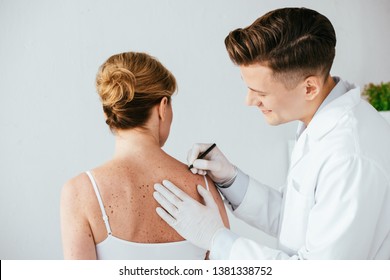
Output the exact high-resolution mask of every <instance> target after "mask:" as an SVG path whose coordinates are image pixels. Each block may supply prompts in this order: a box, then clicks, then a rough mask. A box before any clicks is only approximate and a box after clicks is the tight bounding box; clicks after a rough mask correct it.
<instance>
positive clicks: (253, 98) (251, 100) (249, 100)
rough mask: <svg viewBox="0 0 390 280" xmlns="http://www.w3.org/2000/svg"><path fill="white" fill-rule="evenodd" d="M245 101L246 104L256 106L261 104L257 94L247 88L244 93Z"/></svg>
mask: <svg viewBox="0 0 390 280" xmlns="http://www.w3.org/2000/svg"><path fill="white" fill-rule="evenodd" d="M245 103H246V105H247V106H258V105H260V104H261V100H260V99H259V98H258V96H257V94H256V93H254V92H253V91H251V90H248V93H247V94H246V99H245Z"/></svg>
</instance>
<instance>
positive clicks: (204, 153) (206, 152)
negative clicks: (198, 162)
mask: <svg viewBox="0 0 390 280" xmlns="http://www.w3.org/2000/svg"><path fill="white" fill-rule="evenodd" d="M215 146H217V144H215V143H214V144H213V145H211V146H210V148H208V149H207V150H206V151H204V152H203V153H201V154H200V155H199V156H198V158H197V159H203V158H204V157H205V156H206V155H207V154H208V153H209V152H211V150H212V149H214V148H215ZM192 168H194V165H193V164H191V165H190V166H189V167H188V169H189V170H191V169H192Z"/></svg>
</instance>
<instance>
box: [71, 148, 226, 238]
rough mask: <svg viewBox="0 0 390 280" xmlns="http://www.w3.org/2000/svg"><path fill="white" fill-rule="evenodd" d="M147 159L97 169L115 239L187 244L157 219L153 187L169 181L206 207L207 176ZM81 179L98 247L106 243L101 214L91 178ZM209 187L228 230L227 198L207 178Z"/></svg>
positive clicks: (165, 158)
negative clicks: (199, 189)
mask: <svg viewBox="0 0 390 280" xmlns="http://www.w3.org/2000/svg"><path fill="white" fill-rule="evenodd" d="M146 158H148V157H147V156H140V157H135V158H132V159H130V158H128V159H114V160H112V161H109V162H107V163H106V164H104V165H102V166H101V167H98V168H95V169H93V170H92V175H93V177H94V178H95V181H96V183H97V186H98V188H99V191H100V194H101V197H102V200H103V204H104V208H105V211H106V213H107V216H108V218H109V223H110V227H111V230H112V235H113V236H115V237H117V238H120V239H123V240H127V241H132V242H139V243H166V242H175V241H182V240H184V239H183V238H182V237H181V236H180V235H179V234H178V233H177V232H176V231H175V230H173V229H172V228H171V227H170V226H168V225H167V224H166V223H165V222H164V221H163V220H162V219H161V218H160V217H159V216H158V215H157V214H156V211H155V209H156V207H157V206H158V205H157V203H156V201H155V200H154V198H153V192H154V188H153V186H154V184H155V183H157V182H161V181H162V180H164V179H168V180H170V181H171V182H173V183H175V184H177V185H178V186H179V187H180V188H182V190H184V191H185V192H186V193H187V194H189V195H190V196H191V197H193V198H194V199H196V200H197V201H199V202H201V203H203V201H202V198H201V197H200V195H199V194H198V193H197V190H196V186H197V185H202V186H205V179H204V177H203V176H199V175H193V174H192V173H191V172H190V171H189V170H188V168H187V166H186V165H185V164H183V163H181V162H179V161H177V160H176V159H174V158H172V157H170V156H169V155H167V154H166V153H164V152H161V153H159V154H158V155H156V154H154V156H153V157H149V159H148V160H146ZM76 178H78V181H79V184H80V183H81V184H83V185H84V187H85V188H84V187H83V189H84V191H85V193H84V195H83V196H84V197H85V204H84V205H85V208H84V209H85V214H86V218H87V219H88V221H89V224H90V227H91V231H92V233H93V238H94V241H95V244H98V243H100V242H102V241H103V240H104V239H106V238H107V230H106V228H105V225H104V222H103V219H102V213H101V210H100V207H99V204H98V201H97V198H96V195H95V193H94V190H93V187H92V184H91V182H90V181H89V178H88V177H87V175H86V174H81V175H79V176H78V177H76ZM76 178H75V179H76ZM208 182H209V187H210V191H211V192H212V194H213V196H214V199H215V201H216V202H217V204H218V206H219V208H220V212H221V216H222V218H223V220H224V222H225V225H226V226H228V220H227V214H226V211H225V208H224V206H223V202H222V199H221V197H220V196H219V193H218V191H217V190H216V188H215V186H214V184H213V183H212V181H211V180H210V179H208Z"/></svg>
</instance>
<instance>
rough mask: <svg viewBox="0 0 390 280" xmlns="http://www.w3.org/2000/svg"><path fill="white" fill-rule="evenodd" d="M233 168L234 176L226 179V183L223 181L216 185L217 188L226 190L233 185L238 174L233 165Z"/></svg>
mask: <svg viewBox="0 0 390 280" xmlns="http://www.w3.org/2000/svg"><path fill="white" fill-rule="evenodd" d="M233 168H234V175H233V177H232V178H230V179H228V180H226V181H223V182H220V183H216V185H217V187H218V188H222V189H226V188H228V187H230V186H231V185H232V184H233V183H234V181H235V180H236V177H237V174H238V170H237V167H236V166H235V165H233Z"/></svg>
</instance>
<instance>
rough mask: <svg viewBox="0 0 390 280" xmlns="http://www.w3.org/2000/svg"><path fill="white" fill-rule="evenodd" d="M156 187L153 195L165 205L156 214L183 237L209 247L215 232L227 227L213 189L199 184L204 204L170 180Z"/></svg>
mask: <svg viewBox="0 0 390 280" xmlns="http://www.w3.org/2000/svg"><path fill="white" fill-rule="evenodd" d="M154 189H155V190H156V192H154V193H153V197H154V198H155V199H156V200H157V202H158V203H159V204H160V205H161V206H162V207H163V208H164V209H163V208H161V207H157V208H156V212H157V214H158V215H159V216H160V217H161V218H162V219H163V220H164V221H166V222H167V223H168V225H170V226H171V227H172V228H174V229H175V230H176V231H177V232H178V233H179V234H180V235H181V236H182V237H184V238H185V239H187V240H188V241H190V242H191V243H193V244H194V245H196V246H198V247H200V248H203V249H205V250H209V249H210V247H211V242H212V239H213V236H214V234H215V233H216V232H217V231H218V230H219V229H222V228H224V227H225V226H224V224H223V222H222V219H221V216H220V214H219V210H218V206H217V204H216V203H215V201H214V198H213V196H212V195H211V193H210V192H209V191H208V190H206V189H205V188H204V187H202V186H200V185H198V192H199V194H200V195H201V196H202V197H203V199H204V201H205V203H206V205H203V204H201V203H199V202H198V201H196V200H194V199H193V198H192V197H190V196H189V195H188V194H186V193H185V192H183V191H182V190H181V189H179V188H178V187H176V186H175V185H174V184H173V183H171V182H170V181H167V180H164V181H163V185H161V184H155V185H154Z"/></svg>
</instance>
